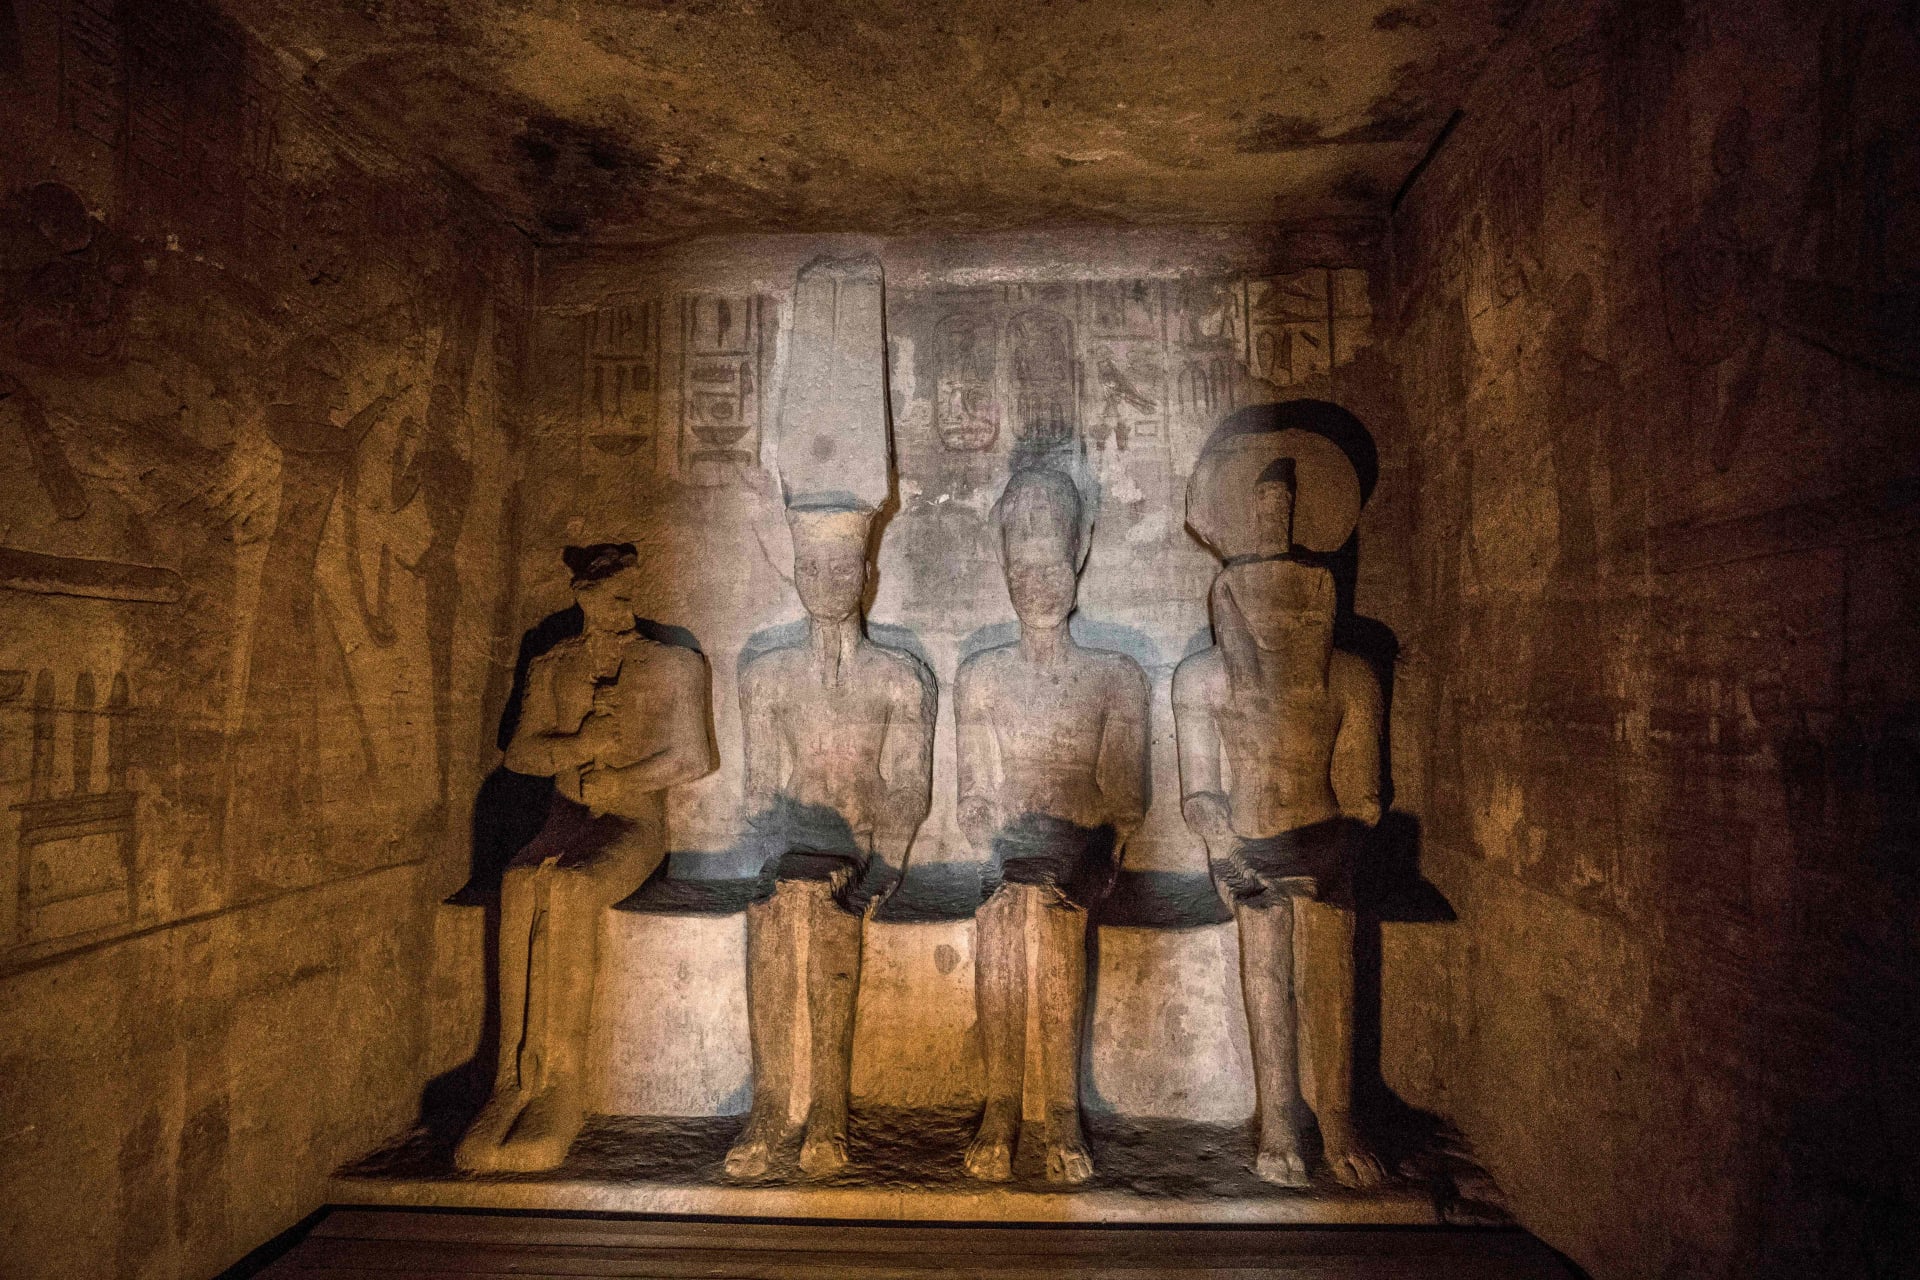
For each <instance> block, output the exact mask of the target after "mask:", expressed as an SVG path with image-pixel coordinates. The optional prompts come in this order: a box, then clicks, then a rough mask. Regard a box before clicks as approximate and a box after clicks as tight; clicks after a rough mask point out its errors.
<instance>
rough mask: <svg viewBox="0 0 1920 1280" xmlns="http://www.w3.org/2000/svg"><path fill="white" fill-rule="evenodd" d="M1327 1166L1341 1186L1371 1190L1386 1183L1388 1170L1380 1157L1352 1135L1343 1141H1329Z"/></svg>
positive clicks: (1330, 1139)
mask: <svg viewBox="0 0 1920 1280" xmlns="http://www.w3.org/2000/svg"><path fill="white" fill-rule="evenodd" d="M1327 1165H1329V1167H1331V1169H1332V1176H1334V1180H1336V1182H1338V1184H1340V1186H1352V1188H1359V1190H1371V1188H1375V1186H1380V1184H1382V1182H1386V1169H1384V1167H1382V1165H1380V1161H1379V1157H1377V1155H1375V1153H1373V1151H1369V1150H1367V1144H1363V1142H1359V1140H1357V1138H1354V1136H1352V1134H1348V1136H1346V1138H1342V1140H1334V1138H1329V1140H1327Z"/></svg>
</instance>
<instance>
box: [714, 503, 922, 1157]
mask: <svg viewBox="0 0 1920 1280" xmlns="http://www.w3.org/2000/svg"><path fill="white" fill-rule="evenodd" d="M871 519H872V517H871V513H869V512H866V511H859V510H856V511H844V510H825V511H819V510H801V511H794V512H792V513H791V515H790V524H791V526H792V529H793V546H794V559H793V580H794V586H795V587H796V588H797V589H798V590H799V593H800V602H801V604H802V605H803V606H805V608H806V611H807V633H806V636H805V637H804V638H803V639H802V640H800V641H799V642H797V643H794V644H791V645H785V646H782V647H780V648H777V649H771V650H768V651H767V652H765V653H763V654H761V655H760V656H759V657H757V658H755V659H754V660H753V661H752V663H751V664H750V665H749V666H747V667H746V668H745V669H744V670H743V671H742V672H741V673H740V712H741V720H742V723H743V725H744V733H745V737H746V757H747V785H746V803H747V813H748V815H749V822H750V823H751V824H752V828H753V831H754V834H755V836H756V838H757V839H758V840H759V841H760V842H761V844H762V847H763V848H764V850H765V852H766V871H767V874H768V876H769V878H770V879H771V880H772V883H773V888H772V892H771V895H770V896H769V897H768V898H766V899H765V900H763V901H761V902H758V903H756V904H754V905H753V906H752V907H750V908H748V911H747V984H748V989H747V1011H748V1025H749V1028H750V1031H751V1036H752V1049H753V1106H752V1111H751V1114H750V1115H749V1116H748V1118H747V1124H746V1128H745V1129H744V1130H743V1131H742V1132H741V1135H740V1138H739V1140H738V1141H737V1142H735V1144H734V1146H733V1149H732V1150H731V1151H730V1152H729V1153H728V1155H727V1164H726V1167H727V1172H728V1173H729V1174H730V1175H732V1176H733V1177H737V1178H755V1177H760V1176H763V1175H765V1174H766V1173H767V1172H768V1171H769V1169H770V1168H771V1167H772V1164H773V1161H774V1160H775V1158H776V1156H777V1155H778V1153H779V1152H780V1150H781V1149H782V1147H784V1146H785V1145H786V1143H787V1141H788V1139H789V1138H790V1136H791V1130H792V1128H793V1126H794V1123H795V1122H796V1121H799V1122H801V1123H803V1124H804V1126H805V1139H804V1143H803V1145H802V1148H801V1152H800V1166H801V1169H802V1170H803V1171H804V1172H806V1173H808V1174H813V1175H820V1174H828V1173H832V1172H834V1171H835V1170H837V1169H839V1168H841V1167H842V1166H843V1165H845V1164H846V1162H847V1139H846V1135H847V1085H848V1079H849V1075H850V1072H851V1068H852V1058H853V1007H854V996H855V994H856V991H857V988H858V986H859V982H860V944H861V918H862V915H863V914H864V912H865V911H866V909H867V907H868V905H869V904H870V903H872V902H873V901H874V899H875V898H876V896H877V895H879V894H882V893H884V892H885V891H886V890H887V889H888V888H889V887H891V885H892V884H893V883H895V882H897V880H898V878H899V876H900V875H901V874H902V873H903V872H904V870H905V864H906V855H907V848H908V846H909V845H910V844H911V843H912V840H913V834H914V832H915V830H916V829H917V828H918V827H919V825H920V823H921V821H922V819H924V818H925V817H926V815H927V809H928V807H929V801H930V798H931V794H932V786H933V724H934V708H935V699H936V694H935V686H934V680H933V674H932V673H931V672H929V671H928V670H927V669H926V668H925V667H924V666H922V665H921V664H920V662H919V661H918V660H917V659H915V658H914V657H913V656H912V655H910V654H907V653H904V652H902V651H900V650H897V649H891V648H888V647H887V646H885V645H880V644H875V643H874V642H873V641H871V640H869V639H868V638H867V636H866V633H865V629H864V625H863V622H862V618H861V613H860V606H861V600H862V598H863V597H864V595H865V593H866V588H867V565H868V558H869V557H868V536H869V526H870V523H871ZM803 957H804V968H803V967H802V963H803V961H802V958H803ZM796 1055H797V1056H798V1057H799V1058H801V1059H803V1060H804V1064H805V1071H806V1078H807V1090H806V1094H805V1101H804V1104H803V1105H802V1106H801V1107H800V1108H799V1110H798V1113H797V1114H796V1109H795V1107H794V1103H795V1101H796V1099H795V1097H794V1086H795V1078H794V1077H795V1067H796Z"/></svg>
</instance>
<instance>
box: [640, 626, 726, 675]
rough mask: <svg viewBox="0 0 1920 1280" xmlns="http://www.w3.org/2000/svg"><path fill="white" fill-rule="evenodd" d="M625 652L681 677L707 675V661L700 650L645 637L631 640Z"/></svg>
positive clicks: (641, 636)
mask: <svg viewBox="0 0 1920 1280" xmlns="http://www.w3.org/2000/svg"><path fill="white" fill-rule="evenodd" d="M623 652H624V653H625V654H626V655H627V656H629V657H632V658H636V659H638V660H639V661H641V662H646V663H650V664H652V665H654V666H656V667H658V668H660V669H662V670H665V671H672V672H674V673H676V674H680V675H696V674H705V672H706V669H707V659H706V657H705V655H703V654H702V653H701V652H700V651H699V650H698V649H689V648H688V647H687V646H686V645H683V644H667V643H666V642H664V641H661V640H653V639H650V638H648V637H647V636H643V635H635V636H632V637H631V638H629V639H628V641H627V643H626V645H625V646H624V650H623Z"/></svg>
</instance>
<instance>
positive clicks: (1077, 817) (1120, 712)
mask: <svg viewBox="0 0 1920 1280" xmlns="http://www.w3.org/2000/svg"><path fill="white" fill-rule="evenodd" d="M1081 515H1082V502H1081V498H1080V494H1079V491H1078V490H1077V489H1076V488H1075V487H1074V484H1073V481H1072V480H1071V479H1069V478H1068V477H1067V476H1066V475H1065V474H1064V473H1062V472H1060V471H1058V470H1054V469H1051V468H1045V467H1031V468H1022V469H1020V470H1018V471H1016V472H1015V473H1014V475H1013V478H1012V479H1010V480H1009V481H1008V482H1007V488H1006V491H1005V492H1004V493H1003V494H1001V496H1000V501H999V502H998V503H997V504H996V505H995V507H994V523H995V525H996V527H997V529H998V532H999V542H1000V553H1001V561H1002V564H1003V566H1004V568H1005V571H1006V578H1007V594H1008V595H1009V596H1010V597H1011V598H1012V601H1013V610H1014V613H1015V614H1016V615H1017V616H1018V617H1019V619H1020V638H1019V639H1018V640H1017V641H1015V642H1014V643H1012V644H1008V645H1002V646H1000V647H998V648H994V649H988V650H985V651H984V652H981V653H977V654H975V655H974V656H973V657H971V658H969V659H967V661H966V662H965V663H963V664H962V665H961V667H960V672H959V675H958V677H957V679H956V683H955V710H956V715H957V717H958V720H959V727H960V742H959V775H960V779H959V781H960V805H959V817H960V825H961V829H962V830H963V831H964V832H965V833H966V835H967V838H968V840H969V841H970V842H971V843H972V844H973V846H974V848H975V849H976V850H978V851H979V852H980V853H981V854H983V855H984V856H985V859H986V863H987V866H988V868H989V871H988V884H989V886H990V896H989V897H988V899H987V902H986V905H985V906H983V907H981V909H980V911H979V914H978V915H977V916H976V917H975V927H976V930H977V932H976V943H975V953H974V956H975V959H974V964H975V968H974V974H975V978H974V983H975V986H974V991H975V1000H976V1003H977V1006H978V1012H979V1020H980V1031H981V1037H982V1041H983V1048H984V1050H985V1055H986V1066H987V1103H986V1111H985V1113H984V1115H983V1116H982V1118H981V1123H980V1131H979V1134H978V1136H977V1137H976V1138H975V1139H974V1142H973V1145H972V1147H971V1148H970V1149H969V1150H968V1152H967V1156H966V1169H967V1172H968V1173H969V1174H971V1175H972V1176H973V1177H976V1178H982V1179H986V1180H988V1181H994V1182H1004V1181H1006V1180H1007V1179H1009V1178H1011V1177H1012V1176H1013V1155H1014V1150H1015V1143H1016V1139H1017V1138H1018V1137H1019V1136H1020V1135H1021V1133H1022V1111H1023V1107H1022V1101H1023V1093H1024V1082H1025V1079H1026V1077H1027V1074H1028V1063H1029V1061H1032V1062H1033V1063H1034V1065H1035V1066H1036V1067H1037V1068H1038V1070H1037V1073H1036V1075H1037V1079H1038V1080H1039V1082H1040V1090H1041V1093H1042V1095H1043V1097H1044V1099H1045V1113H1044V1114H1045V1121H1044V1126H1045V1127H1044V1130H1043V1131H1042V1133H1041V1134H1040V1135H1038V1136H1039V1139H1040V1142H1041V1145H1042V1150H1043V1152H1044V1156H1045V1158H1044V1168H1045V1173H1046V1177H1047V1179H1048V1181H1051V1182H1060V1183H1078V1182H1084V1181H1086V1180H1087V1179H1088V1178H1090V1177H1092V1176H1093V1161H1092V1159H1091V1157H1090V1156H1089V1155H1088V1153H1087V1146H1086V1141H1085V1139H1084V1137H1083V1136H1082V1133H1081V1128H1080V1028H1081V1022H1082V1017H1083V1014H1084V1005H1085V1000H1086V986H1087V955H1086V929H1087V907H1088V906H1089V905H1090V904H1091V903H1092V902H1093V901H1095V900H1096V899H1098V898H1099V897H1101V896H1102V895H1104V894H1105V893H1106V891H1107V890H1108V889H1109V888H1110V887H1111V886H1112V883H1113V877H1114V873H1115V871H1116V870H1117V869H1118V858H1119V852H1120V850H1121V848H1122V847H1123V846H1124V845H1125V844H1126V840H1127V837H1128V836H1129V835H1131V834H1132V833H1133V831H1134V829H1135V828H1136V827H1138V826H1139V825H1140V820H1141V818H1142V817H1144V816H1145V813H1146V742H1147V739H1146V727H1147V678H1146V674H1145V673H1144V672H1143V671H1141V670H1140V667H1139V665H1138V664H1137V663H1135V662H1134V661H1133V659H1131V658H1128V657H1126V656H1125V655H1123V654H1118V653H1107V652H1103V651H1100V650H1096V649H1086V648H1082V647H1081V646H1080V645H1078V644H1076V643H1075V642H1074V640H1073V638H1072V637H1071V636H1070V635H1069V634H1068V631H1067V620H1068V618H1069V617H1070V616H1071V615H1072V613H1073V609H1074V597H1075V595H1076V593H1077V590H1078V586H1079V582H1078V578H1079V570H1080V565H1081V563H1082V561H1083V560H1084V558H1085V556H1084V553H1085V550H1086V530H1085V527H1084V525H1083V522H1082V519H1081ZM1029 928H1032V929H1033V930H1034V931H1035V932H1036V933H1037V935H1038V943H1039V945H1038V949H1037V950H1036V952H1035V953H1034V956H1035V958H1034V965H1033V967H1032V968H1031V969H1029V967H1028V964H1027V937H1026V935H1027V931H1028V929H1029ZM1030 1003H1033V1004H1035V1005H1037V1008H1036V1013H1037V1015H1038V1016H1037V1017H1036V1018H1035V1020H1034V1027H1035V1029H1036V1031H1037V1032H1038V1033H1039V1042H1038V1043H1037V1044H1031V1043H1029V1042H1028V1040H1027V1009H1028V1005H1029V1004H1030Z"/></svg>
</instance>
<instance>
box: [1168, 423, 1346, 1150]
mask: <svg viewBox="0 0 1920 1280" xmlns="http://www.w3.org/2000/svg"><path fill="white" fill-rule="evenodd" d="M1207 455H1211V456H1206V455H1203V457H1202V459H1201V461H1200V464H1199V465H1198V467H1196V469H1195V473H1194V476H1193V480H1192V483H1191V487H1190V488H1189V490H1188V505H1187V510H1188V523H1189V524H1190V525H1191V526H1192V527H1193V529H1194V531H1195V532H1196V533H1198V534H1199V535H1200V536H1201V538H1202V540H1203V541H1205V542H1206V543H1207V544H1208V545H1209V546H1210V547H1212V548H1213V550H1214V551H1215V552H1216V553H1218V554H1220V555H1221V557H1222V559H1223V560H1224V561H1225V565H1224V567H1223V568H1222V569H1221V571H1220V573H1219V575H1218V576H1217V577H1216V578H1215V579H1214V582H1213V586H1212V589H1211V591H1210V593H1209V604H1210V606H1211V613H1212V619H1213V631H1214V644H1213V646H1212V647H1211V648H1208V649H1205V650H1203V651H1201V652H1199V653H1196V654H1193V655H1192V656H1190V657H1188V658H1187V659H1186V660H1184V661H1183V662H1181V664H1180V666H1179V668H1178V669H1177V670H1176V671H1175V673H1174V684H1173V699H1174V719H1175V726H1176V729H1177V730H1178V734H1179V748H1180V792H1181V798H1182V811H1183V813H1184V815H1185V817H1186V820H1187V825H1188V826H1189V827H1190V828H1191V829H1192V830H1193V831H1194V832H1195V834H1197V835H1199V836H1200V837H1201V838H1202V839H1203V840H1204V841H1205V843H1206V846H1207V853H1208V858H1209V861H1210V863H1211V865H1212V868H1213V873H1214V878H1215V881H1216V883H1217V884H1218V886H1219V888H1220V889H1221V892H1222V894H1223V896H1224V897H1225V898H1226V899H1227V901H1228V902H1229V903H1230V904H1231V906H1232V907H1233V910H1234V914H1235V916H1236V918H1237V920H1238V923H1239V928H1240V973H1241V986H1242V990H1243V993H1244V995H1245V998H1246V1008H1247V1021H1248V1024H1249V1031H1250V1034H1251V1037H1252V1048H1253V1067H1254V1077H1255V1086H1256V1092H1257V1095H1258V1107H1259V1126H1260V1145H1259V1153H1258V1156H1257V1158H1256V1165H1255V1168H1256V1171H1257V1172H1258V1173H1259V1175H1260V1176H1261V1177H1262V1178H1264V1179H1266V1180H1267V1181H1269V1182H1273V1183H1277V1184H1279V1185H1282V1186H1289V1187H1305V1186H1307V1185H1309V1171H1308V1153H1307V1151H1306V1150H1305V1148H1304V1145H1303V1142H1302V1137H1303V1135H1302V1132H1301V1128H1300V1111H1301V1109H1302V1108H1301V1103H1302V1092H1303V1088H1302V1087H1303V1075H1305V1076H1306V1077H1307V1081H1308V1082H1309V1085H1310V1087H1308V1088H1307V1089H1306V1092H1307V1093H1308V1094H1311V1095H1312V1096H1313V1099H1314V1103H1315V1112H1316V1118H1317V1120H1318V1123H1319V1129H1320V1134H1321V1138H1322V1144H1323V1148H1324V1154H1325V1158H1326V1161H1327V1164H1328V1166H1329V1167H1330V1169H1331V1171H1332V1173H1333V1174H1334V1176H1335V1177H1336V1178H1337V1179H1338V1180H1339V1181H1340V1182H1341V1183H1343V1184H1345V1185H1347V1186H1355V1187H1370V1186H1376V1185H1378V1184H1379V1183H1380V1182H1381V1181H1382V1180H1383V1174H1382V1171H1381V1168H1380V1164H1379V1162H1378V1160H1376V1159H1375V1157H1374V1155H1373V1153H1372V1152H1371V1151H1370V1150H1369V1149H1368V1148H1367V1146H1366V1145H1365V1143H1364V1142H1363V1141H1362V1140H1361V1137H1360V1135H1359V1133H1358V1132H1357V1131H1356V1129H1355V1127H1354V1120H1353V999H1354V996H1353V975H1354V966H1353V933H1354V918H1353V912H1352V899H1351V892H1352V890H1351V883H1352V872H1353V865H1352V864H1353V861H1354V859H1355V858H1356V857H1357V856H1359V855H1360V853H1361V852H1362V851H1363V850H1364V848H1365V846H1366V837H1367V834H1368V833H1369V832H1371V830H1372V829H1373V828H1374V827H1375V826H1376V825H1377V824H1378V823H1379V821H1380V739H1381V733H1382V731H1383V717H1384V707H1383V704H1382V695H1381V689H1380V683H1379V680H1378V678H1377V677H1376V676H1375V675H1374V673H1373V670H1372V668H1371V667H1370V666H1368V664H1367V663H1366V661H1365V660H1364V659H1361V658H1359V657H1356V656H1354V655H1352V654H1348V653H1342V652H1339V651H1336V650H1335V649H1334V648H1333V623H1334V608H1335V598H1334V581H1333V577H1332V574H1331V573H1329V572H1328V570H1327V569H1326V568H1324V567H1322V566H1320V565H1318V564H1315V563H1312V562H1311V560H1310V559H1308V558H1303V557H1302V556H1301V555H1300V554H1299V552H1300V551H1301V550H1302V549H1303V544H1304V549H1309V550H1314V551H1331V550H1334V549H1336V548H1337V547H1338V546H1339V545H1340V544H1341V543H1343V542H1344V541H1345V540H1346V538H1347V536H1348V535H1349V534H1350V533H1351V531H1352V529H1353V524H1354V521H1355V520H1356V519H1357V518H1358V513H1359V499H1358V485H1357V482H1355V481H1354V480H1353V479H1352V468H1351V466H1350V465H1349V464H1347V463H1346V462H1345V460H1344V458H1343V457H1342V456H1341V455H1340V454H1339V452H1338V450H1337V449H1336V448H1335V447H1334V446H1333V445H1332V444H1331V443H1330V442H1328V441H1327V440H1325V439H1324V438H1323V437H1319V436H1315V435H1310V434H1308V433H1305V432H1301V431H1298V430H1292V431H1274V432H1262V433H1254V434H1243V435H1238V436H1233V437H1229V438H1227V439H1225V440H1216V441H1215V442H1213V443H1211V444H1209V446H1208V450H1207ZM1303 528H1304V530H1305V531H1306V536H1305V537H1300V536H1298V535H1299V534H1300V533H1301V532H1302V530H1303ZM1296 930H1298V931H1300V932H1301V935H1302V936H1301V939H1300V942H1301V945H1300V946H1299V948H1298V949H1296V945H1295V932H1296ZM1296 955H1298V956H1301V957H1303V958H1305V959H1304V964H1303V966H1302V967H1301V968H1300V969H1296V964H1295V957H1296ZM1302 1006H1305V1007H1304V1008H1303V1007H1302ZM1308 1014H1313V1015H1315V1016H1312V1017H1309V1016H1307V1015H1308ZM1303 1026H1312V1027H1314V1028H1316V1029H1318V1031H1319V1034H1318V1035H1317V1036H1312V1037H1303V1036H1302V1034H1301V1029H1302V1027H1303ZM1303 1041H1304V1043H1303Z"/></svg>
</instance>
